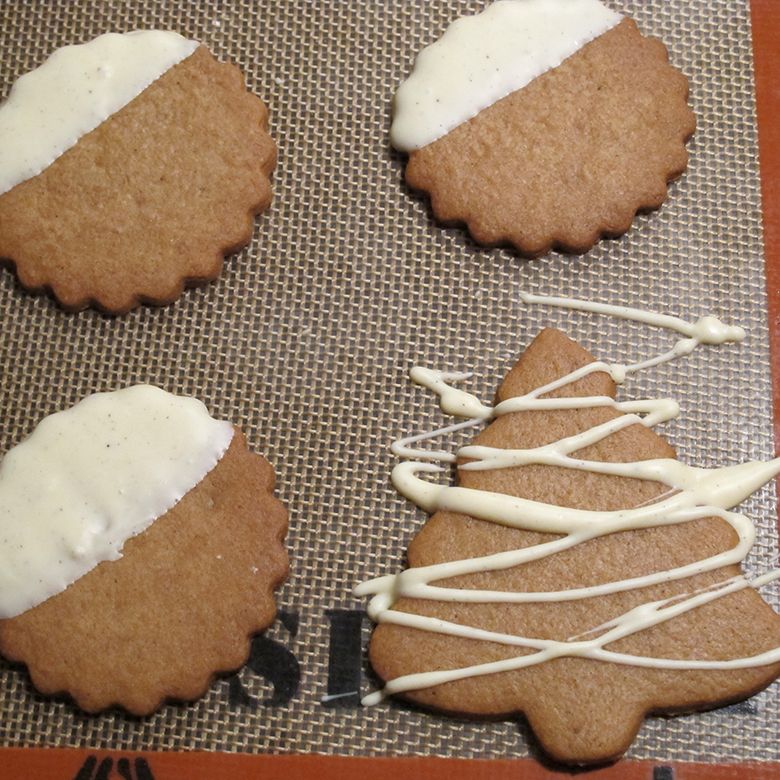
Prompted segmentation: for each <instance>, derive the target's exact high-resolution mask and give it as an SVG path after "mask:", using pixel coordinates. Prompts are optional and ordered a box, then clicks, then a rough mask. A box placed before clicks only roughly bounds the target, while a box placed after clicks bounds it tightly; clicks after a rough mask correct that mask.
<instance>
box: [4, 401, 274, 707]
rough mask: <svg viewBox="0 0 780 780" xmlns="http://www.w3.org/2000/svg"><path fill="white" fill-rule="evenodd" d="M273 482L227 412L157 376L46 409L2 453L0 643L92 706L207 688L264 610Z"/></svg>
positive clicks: (56, 689)
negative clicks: (216, 414)
mask: <svg viewBox="0 0 780 780" xmlns="http://www.w3.org/2000/svg"><path fill="white" fill-rule="evenodd" d="M273 483H274V475H273V470H272V468H271V466H270V465H269V464H268V462H267V461H266V460H265V459H263V458H262V457H260V456H259V455H255V454H253V453H251V452H250V451H249V450H248V449H247V447H246V442H245V440H244V437H243V436H242V434H241V433H240V432H239V431H238V430H237V429H235V428H234V427H233V426H232V425H231V424H230V423H227V422H222V421H217V420H214V419H213V418H212V417H211V416H210V415H209V414H208V412H207V410H206V408H205V407H204V406H203V404H202V403H200V402H199V401H197V400H195V399H193V398H183V397H177V396H174V395H171V394H170V393H167V392H165V391H163V390H161V389H159V388H155V387H152V386H148V385H137V386H134V387H129V388H126V389H123V390H118V391H115V392H111V393H98V394H95V395H92V396H89V397H88V398H86V399H84V400H83V401H81V402H80V403H78V404H77V405H76V406H74V407H72V408H71V409H68V410H66V411H63V412H59V413H57V414H54V415H51V416H50V417H47V418H45V419H44V420H43V421H42V422H41V423H40V424H39V425H38V426H37V428H36V429H35V431H34V432H33V434H32V435H31V436H30V437H29V438H28V439H27V440H26V441H24V442H23V443H21V444H19V445H18V446H16V447H14V448H13V449H12V450H10V451H9V452H8V453H7V455H6V456H5V458H4V459H3V460H2V462H0V653H2V654H3V655H4V656H5V657H6V658H8V659H10V660H14V661H21V662H23V663H24V664H26V665H27V667H28V668H29V671H30V675H31V678H32V681H33V683H34V685H35V686H36V688H38V690H39V691H41V692H42V693H49V694H54V693H67V694H69V695H70V696H71V697H72V698H73V699H74V700H75V702H76V704H77V705H78V706H79V707H80V708H82V709H84V710H86V711H89V712H95V711H98V710H103V709H106V708H108V707H111V706H120V707H123V708H124V709H126V710H128V711H130V712H132V713H134V714H139V715H143V714H148V713H150V712H152V711H154V710H155V709H157V708H158V707H159V706H161V704H162V703H163V702H164V701H165V700H166V699H182V700H189V699H194V698H197V697H198V696H201V695H202V694H203V693H204V692H205V690H206V689H207V687H208V685H209V684H210V682H211V680H212V678H213V677H214V675H215V674H216V673H218V672H222V671H227V670H232V669H235V668H237V667H239V666H240V665H241V664H242V663H244V661H245V660H246V657H247V654H248V651H249V639H250V638H251V636H252V634H254V633H255V632H257V631H260V630H262V629H263V628H265V627H266V626H268V625H269V624H270V623H271V622H272V621H273V618H274V615H275V605H274V598H273V590H274V588H275V587H276V586H277V585H278V584H279V583H280V582H281V581H282V580H283V579H284V577H285V576H286V572H287V555H286V553H285V551H284V548H283V547H282V544H281V542H282V539H283V538H284V535H285V532H286V528H287V513H286V511H285V509H284V507H283V506H282V504H281V503H280V502H279V501H278V500H277V499H276V498H274V497H273Z"/></svg>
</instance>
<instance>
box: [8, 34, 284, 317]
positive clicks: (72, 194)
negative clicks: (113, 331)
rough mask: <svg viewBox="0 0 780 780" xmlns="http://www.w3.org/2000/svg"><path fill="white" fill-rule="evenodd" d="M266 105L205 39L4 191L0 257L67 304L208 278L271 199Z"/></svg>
mask: <svg viewBox="0 0 780 780" xmlns="http://www.w3.org/2000/svg"><path fill="white" fill-rule="evenodd" d="M267 129H268V112H267V110H266V107H265V105H264V104H263V102H262V101H261V100H260V99H259V98H258V97H256V96H255V95H252V94H250V93H249V92H247V90H246V87H245V85H244V80H243V77H242V75H241V72H240V71H239V69H238V68H237V67H236V66H234V65H230V64H225V63H220V62H218V61H217V60H215V59H214V57H213V56H212V55H211V54H210V53H209V51H208V50H207V49H206V48H205V47H203V46H200V47H198V48H197V49H196V51H195V52H194V53H193V54H192V55H191V56H189V57H187V58H186V59H185V60H183V61H182V62H180V63H178V64H177V65H175V66H173V67H172V68H170V69H169V70H168V71H167V72H166V73H164V74H163V75H162V76H161V77H160V78H159V79H158V80H157V81H155V82H154V83H153V84H151V85H150V86H149V87H147V88H146V89H145V90H144V91H143V92H142V93H141V94H140V95H138V96H137V97H136V98H135V99H134V100H132V101H131V102H130V103H128V104H127V105H126V106H125V107H124V108H122V109H121V110H120V111H118V112H117V113H115V114H114V115H113V116H111V117H110V118H109V119H107V120H106V121H105V122H103V123H102V124H100V125H99V126H98V127H97V128H96V129H95V130H93V131H92V132H91V133H88V134H87V135H85V136H83V137H82V138H81V139H80V140H79V141H78V143H77V144H76V145H75V146H73V147H72V148H70V149H69V150H68V151H67V152H65V153H64V154H63V155H62V156H61V157H59V158H58V159H57V160H56V161H55V162H54V163H52V164H51V165H50V166H49V167H48V168H46V169H45V170H44V171H43V172H42V173H40V174H39V175H38V176H35V177H34V178H32V179H28V180H27V181H24V182H22V183H21V184H18V185H17V186H16V187H14V188H13V189H11V190H10V191H8V192H6V193H5V194H3V195H0V258H3V259H6V260H8V261H11V263H12V264H13V265H14V266H15V267H16V272H17V274H18V277H19V281H20V282H21V284H22V285H23V286H24V287H25V288H27V289H29V290H33V291H38V290H44V289H46V290H50V291H51V292H52V293H53V294H54V296H55V297H56V298H57V300H58V301H59V302H60V303H61V304H62V305H63V306H64V307H65V308H67V309H72V310H78V309H83V308H85V307H87V306H95V307H97V308H100V309H103V310H105V311H108V312H111V313H122V312H126V311H128V310H130V309H132V308H134V307H135V306H137V305H139V304H140V303H153V304H165V303H170V302H172V301H173V300H175V299H176V298H177V297H178V296H179V295H180V294H181V292H182V289H183V287H184V286H185V285H186V284H190V283H194V282H201V281H206V280H211V279H215V278H216V277H217V276H218V275H219V272H220V270H221V268H222V263H223V259H224V256H225V255H226V254H228V253H230V252H233V251H235V250H237V249H239V248H240V247H242V246H244V245H245V244H246V243H247V242H248V241H249V239H250V238H251V235H252V227H253V216H254V215H255V214H257V213H259V212H261V211H262V210H264V209H265V208H266V207H267V206H268V205H269V204H270V202H271V185H270V181H269V176H270V174H271V171H272V170H273V168H274V164H275V160H276V147H275V144H274V142H273V140H272V139H271V137H270V136H269V135H268V132H267Z"/></svg>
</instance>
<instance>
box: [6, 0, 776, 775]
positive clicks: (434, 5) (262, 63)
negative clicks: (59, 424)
mask: <svg viewBox="0 0 780 780" xmlns="http://www.w3.org/2000/svg"><path fill="white" fill-rule="evenodd" d="M608 4H609V5H611V6H613V7H615V8H616V9H618V10H620V11H624V12H627V13H629V14H630V15H632V16H633V17H634V18H635V19H636V20H637V21H638V23H639V25H640V27H641V28H642V30H643V31H644V32H646V33H651V34H654V35H657V36H659V37H660V38H662V39H663V40H664V41H665V42H666V43H667V45H668V46H669V48H670V52H671V59H672V61H673V62H674V63H675V64H676V65H677V66H678V67H680V68H681V69H682V70H683V71H684V72H685V73H686V74H687V75H688V77H689V78H690V80H691V90H692V92H691V103H692V105H693V107H694V109H695V111H696V114H697V117H698V123H699V127H698V130H697V133H696V135H695V137H694V139H693V141H692V142H691V143H690V145H689V149H690V152H691V165H690V168H689V171H688V173H687V174H686V175H685V177H684V178H683V179H682V180H681V181H680V182H678V183H677V184H675V185H673V187H672V190H671V198H670V199H669V201H668V202H667V204H666V205H665V206H664V207H663V208H662V210H661V211H660V212H658V213H655V214H652V215H648V216H642V217H639V218H638V219H637V221H636V224H635V226H634V228H633V229H632V230H631V232H630V233H629V234H628V235H627V236H626V237H624V238H622V239H620V240H616V241H608V242H603V243H602V244H600V245H599V246H598V247H597V248H595V249H594V250H593V251H591V252H590V253H588V254H587V255H585V256H584V257H567V256H563V255H559V254H551V255H549V256H548V257H545V258H542V259H539V260H533V261H527V260H522V259H519V258H518V257H517V256H516V255H515V254H514V253H513V252H511V251H508V250H503V249H494V250H486V249H483V248H480V247H478V246H476V245H474V244H473V243H471V242H470V241H469V239H468V238H467V237H466V236H465V234H464V232H463V231H461V230H460V229H442V228H440V227H439V226H437V225H436V224H435V223H434V222H433V221H432V219H431V217H430V214H429V211H428V208H427V205H426V202H425V200H424V199H422V198H420V197H417V196H415V195H413V194H412V193H410V192H409V191H408V190H407V189H406V188H405V187H404V185H403V182H402V162H403V160H402V158H401V157H400V156H399V155H396V154H395V153H393V152H392V151H391V150H390V149H389V147H388V141H387V131H388V127H389V118H390V99H391V95H392V93H393V90H394V88H395V86H396V85H397V83H398V82H399V80H400V79H401V78H402V77H403V76H404V74H406V73H407V72H408V71H409V69H410V66H411V64H412V60H413V57H414V55H415V53H416V52H417V51H418V50H419V49H420V48H421V47H422V46H424V45H426V44H427V43H430V42H431V41H433V40H434V39H435V38H436V37H437V36H438V35H439V34H441V32H442V31H443V30H444V29H445V27H446V25H447V24H448V23H449V22H450V21H451V20H452V19H454V18H455V17H456V16H458V15H461V14H463V13H473V12H476V11H478V10H479V9H480V8H481V7H482V6H483V3H480V2H472V1H470V0H463V1H462V2H460V1H458V0H441V1H439V0H437V1H436V2H390V0H388V1H387V2H381V3H377V2H373V1H372V0H366V2H349V3H344V2H337V1H336V0H332V1H330V2H328V1H326V0H320V2H316V3H315V2H306V1H305V0H298V1H297V2H295V1H294V0H259V1H258V0H251V1H249V0H245V1H243V2H191V3H177V4H173V3H167V2H148V1H141V0H137V1H136V0H133V1H131V2H67V1H66V0H61V1H60V2H14V1H12V2H8V0H5V2H2V3H0V93H1V94H3V95H4V94H6V93H7V90H8V88H9V87H10V85H11V83H12V82H13V81H14V79H15V78H17V77H18V76H19V75H21V74H22V73H23V72H25V71H26V70H28V69H30V68H32V67H34V66H36V65H37V64H39V63H40V62H41V61H42V60H43V59H44V58H45V56H46V55H47V53H49V52H50V51H51V50H52V49H54V48H55V47H57V46H60V45H63V44H66V43H74V42H82V41H84V40H87V39H89V38H92V37H94V36H96V35H98V34H100V33H102V32H106V31H108V30H118V31H125V30H130V29H134V28H151V27H157V28H168V29H173V30H177V31H179V32H181V33H183V34H185V35H187V36H190V37H195V38H198V39H200V40H202V41H203V42H205V43H206V44H208V45H209V46H210V47H211V48H212V49H213V50H214V51H215V52H216V53H217V55H218V56H220V57H221V58H223V59H229V60H232V61H234V62H236V63H238V64H239V65H240V66H241V67H242V68H243V70H244V72H245V73H246V76H247V79H248V82H249V85H250V87H251V88H252V89H253V90H254V91H255V92H257V94H259V95H261V96H262V97H263V98H264V99H265V100H266V102H267V103H268V104H269V107H270V110H271V124H272V133H273V135H274V137H275V139H276V140H277V142H278V145H279V163H278V167H277V170H276V173H275V177H274V182H275V199H274V203H273V205H272V207H271V209H270V211H269V212H267V213H266V214H265V215H264V216H263V217H262V218H261V219H260V220H259V223H258V226H257V230H256V232H255V238H254V240H253V241H252V243H251V245H250V246H249V247H248V248H247V249H246V250H244V251H243V252H241V253H240V254H238V255H236V256H234V257H232V258H231V259H230V260H229V261H228V262H227V263H226V266H225V269H224V272H223V274H222V276H221V278H220V279H219V280H218V281H217V282H216V283H214V284H210V285H207V286H205V287H201V288H198V289H194V290H190V291H188V292H187V293H185V295H184V296H183V297H182V298H181V299H180V300H179V301H178V302H177V303H175V304H174V305H172V306H168V307H166V308H163V309H150V308H143V309H141V310H138V311H135V312H133V313H131V314H129V315H127V316H124V317H121V318H110V317H105V316H102V315H100V314H96V313H94V312H85V313H80V314H76V315H70V314H65V313H63V312H62V311H61V310H59V309H58V308H57V307H56V306H55V305H54V304H53V303H52V302H51V301H50V300H49V299H47V298H46V297H33V296H30V295H28V294H27V293H25V292H24V291H22V290H21V289H20V288H19V287H18V285H17V284H16V282H15V280H14V277H13V275H12V274H11V273H10V272H2V273H0V321H1V322H2V336H1V337H0V420H2V427H1V429H0V430H2V442H0V449H1V450H2V451H5V450H6V449H7V448H8V447H10V446H12V445H14V444H15V443H17V442H18V441H20V440H21V439H22V438H23V437H24V436H25V435H26V434H28V433H29V432H30V430H31V429H32V427H33V426H34V424H35V422H36V421H37V420H38V419H40V418H41V417H42V416H43V415H45V414H48V413H50V412H53V411H55V410H57V409H60V408H62V407H64V406H67V405H69V404H72V403H74V402H75V401H77V400H78V399H80V398H81V397H83V396H84V395H86V394H87V393H89V392H93V391H95V390H102V389H110V388H115V387H117V386H121V385H126V384H129V383H134V382H153V383H156V384H159V385H161V386H162V387H165V388H167V389H169V390H171V391H176V392H181V393H190V394H194V395H197V396H198V397H200V398H202V399H203V400H204V401H205V402H206V403H207V404H208V406H209V408H210V409H211V411H212V413H214V414H215V415H217V416H220V417H224V418H226V419H229V420H232V421H234V422H235V423H237V424H239V425H240V426H241V427H242V428H243V429H244V430H245V432H246V433H247V435H248V438H249V441H250V443H251V445H252V446H253V447H254V448H255V449H256V450H258V451H260V452H263V453H264V454H265V455H266V456H267V457H268V458H269V459H270V460H271V461H272V462H273V463H274V464H275V466H276V468H277V472H278V476H279V483H278V490H279V494H280V496H281V497H282V498H283V500H284V501H286V502H287V504H288V506H289V509H290V518H291V525H290V535H289V540H288V545H289V550H290V553H291V559H292V565H293V568H292V573H291V576H290V579H289V581H288V582H287V584H286V585H285V586H284V587H283V588H282V590H281V592H280V594H279V603H280V607H281V610H282V612H281V615H280V619H279V620H278V621H277V623H276V625H275V626H274V627H273V629H272V630H271V631H269V632H268V633H267V634H266V635H265V636H264V637H261V638H258V639H256V640H255V642H254V645H253V650H252V657H251V659H250V663H249V665H248V666H247V667H246V668H245V669H244V670H243V671H241V672H240V674H238V675H234V676H232V677H230V678H226V679H224V680H221V681H220V682H217V683H215V684H214V685H213V687H212V688H211V690H210V692H209V694H208V695H207V696H206V697H205V698H204V699H202V700H201V701H199V702H197V703H195V704H191V705H186V706H175V705H171V706H168V707H166V708H165V709H163V710H162V711H161V712H160V713H158V714H157V715H155V716H154V717H151V718H148V719H134V718H130V717H126V716H124V715H122V714H119V713H109V714H105V715H102V716H99V717H86V716H83V715H80V714H79V713H78V712H76V711H75V710H74V708H73V707H72V706H71V705H70V704H68V703H67V702H65V701H51V700H48V699H45V698H43V697H40V696H38V695H37V694H36V693H35V692H34V691H33V689H32V688H31V686H30V685H29V683H28V680H27V677H26V674H25V672H24V670H23V669H21V668H19V667H15V666H11V665H8V664H5V663H0V745H3V746H20V745H21V746H77V747H90V748H118V749H125V750H130V749H163V748H165V749H204V750H218V751H233V752H321V753H330V752H332V753H344V754H404V755H444V756H458V757H515V756H524V755H527V754H529V738H528V733H527V730H526V728H525V726H524V725H523V724H522V723H520V724H518V723H517V722H514V721H506V722H498V723H469V722H460V721H455V720H451V719H447V718H445V717H440V716H436V715H430V714H424V713H421V712H418V711H415V710H413V709H412V708H409V707H407V706H404V705H400V704H395V703H386V704H382V705H380V706H377V707H374V708H361V707H359V706H358V704H357V699H358V696H357V691H358V690H359V689H360V690H361V691H362V692H363V693H365V692H367V691H368V690H369V689H370V688H371V687H372V686H373V685H374V684H375V681H373V680H372V678H371V676H370V672H369V670H368V669H367V668H366V667H365V662H364V660H363V657H362V656H361V653H360V650H361V646H362V647H364V645H365V640H366V638H367V635H368V634H367V632H368V625H367V623H366V621H365V620H364V618H363V615H362V609H363V607H364V606H365V605H364V604H363V603H362V602H360V601H357V600H355V599H354V598H353V597H352V596H351V595H350V592H351V588H352V587H353V586H354V584H356V583H357V582H358V581H360V580H361V579H364V578H366V577H368V576H374V575H377V574H382V573H387V572H389V571H395V570H397V569H399V568H400V567H401V566H402V565H403V556H404V550H405V547H406V544H407V542H408V540H409V539H410V538H411V536H412V535H413V534H414V532H415V530H416V529H417V528H419V527H420V525H421V524H422V523H423V522H424V517H423V515H422V514H421V513H420V512H418V511H417V510H416V509H415V508H414V507H412V506H411V505H409V504H407V503H406V502H405V501H404V500H403V499H401V498H400V497H399V496H398V495H396V493H395V492H394V491H393V489H392V487H391V486H390V484H389V480H388V476H389V472H390V468H391V467H392V465H393V463H394V459H393V458H392V456H391V455H390V453H389V449H388V447H389V444H390V442H391V440H392V439H393V438H395V437H396V436H398V435H399V434H400V433H403V432H407V431H409V432H412V431H415V430H417V429H419V428H421V427H422V426H425V425H427V424H429V423H431V422H432V421H434V420H439V419H441V417H440V415H439V414H438V413H434V412H433V411H432V409H433V408H434V405H433V404H432V403H431V402H430V401H429V399H428V398H427V397H426V396H425V395H424V394H423V392H422V391H421V390H420V389H419V388H416V387H413V386H411V385H410V384H409V382H408V381H407V379H406V371H407V369H408V368H409V367H410V366H411V365H412V364H415V363H422V364H426V365H433V366H436V365H440V366H448V367H452V368H463V369H472V370H474V371H475V372H476V375H475V378H474V380H473V381H472V385H471V386H472V388H474V389H476V390H478V391H479V392H480V393H481V394H482V395H483V396H484V397H486V398H489V397H490V396H491V395H492V393H493V391H494V389H495V386H496V385H497V383H498V381H499V380H500V378H501V377H502V376H503V374H504V372H505V371H506V370H507V369H508V368H509V367H510V366H511V364H512V362H513V360H514V359H515V357H516V356H517V355H518V354H519V352H520V351H521V350H522V348H523V347H524V346H525V344H527V343H528V341H529V340H530V339H531V338H532V337H533V336H534V335H535V334H536V332H537V331H538V330H539V329H540V328H541V327H543V326H544V325H547V324H555V325H557V326H559V327H562V328H563V329H564V330H566V331H567V332H568V333H569V334H570V335H571V336H573V337H575V338H577V339H579V340H581V341H582V342H583V343H584V344H585V345H586V346H588V347H589V348H591V349H592V350H593V351H595V353H596V354H597V355H599V356H601V357H605V358H609V357H612V358H623V359H625V358H628V357H632V356H633V357H640V356H647V355H650V354H653V353H654V352H655V350H656V349H658V348H660V346H661V345H662V344H666V343H667V337H662V336H660V335H659V334H658V333H657V332H652V331H650V330H648V329H647V328H644V327H640V326H633V325H630V324H626V323H622V324H617V323H614V322H611V321H609V320H607V319H604V318H597V317H594V316H591V315H587V316H586V315H574V314H571V313H563V312H560V311H556V310H554V309H547V308H544V307H533V308H527V307H524V306H523V305H522V304H521V303H520V300H519V295H518V294H519V293H520V291H522V290H527V291H535V292H541V293H546V294H556V293H558V294H566V295H575V296H579V297H585V298H589V299H593V300H604V301H608V302H611V303H624V304H629V305H634V306H640V307H643V308H648V309H652V310H658V311H668V312H671V313H675V314H679V315H681V316H684V317H687V318H695V317H697V316H699V315H701V314H704V313H713V314H716V315H719V316H722V317H724V318H725V319H727V320H731V321H736V322H738V323H739V324H742V325H743V326H744V327H746V328H747V329H748V331H749V335H750V338H749V340H748V341H746V342H745V343H743V344H742V345H740V346H739V347H734V348H725V349H723V350H718V351H709V352H708V351H706V350H701V351H700V352H698V353H696V354H695V355H694V356H692V357H691V358H690V359H688V360H687V361H682V362H677V363H675V364H672V365H669V366H665V367H662V368H660V369H658V370H657V371H655V372H648V373H645V374H644V375H643V376H642V377H641V378H638V379H637V380H636V381H635V382H634V383H633V384H632V387H631V393H632V395H633V394H636V395H641V394H646V393H654V394H660V395H674V396H676V397H677V398H678V399H679V400H680V401H681V403H682V406H683V412H684V416H683V418H682V420H681V421H678V422H677V423H675V424H674V425H672V426H669V427H668V428H667V433H668V435H669V437H670V438H671V440H672V442H673V443H674V444H675V445H676V446H677V448H678V450H679V452H680V454H681V457H683V458H684V459H685V460H687V461H689V462H693V463H697V464H701V465H711V464H714V463H716V462H722V461H731V462H734V461H738V460H743V459H747V458H761V457H769V456H771V455H772V452H773V441H772V423H771V419H772V418H771V386H770V373H769V358H768V352H767V333H766V323H765V319H766V302H765V278H764V268H763V248H762V239H761V235H762V234H761V211H760V188H759V178H758V162H757V147H756V131H755V116H754V98H753V94H754V93H753V80H752V59H751V57H752V55H751V40H750V24H749V15H748V6H747V3H746V2H744V1H740V2H734V1H733V0H671V1H670V0H653V1H652V2H649V1H647V0H644V1H640V0H608ZM215 121H219V118H218V117H215ZM551 186H554V183H551ZM746 511H748V512H749V513H750V514H751V516H752V517H753V519H754V520H755V522H756V524H757V526H758V529H759V531H758V534H759V541H758V544H757V546H756V553H755V556H754V560H753V562H752V564H751V565H752V566H761V565H767V564H768V563H769V562H770V561H771V560H772V558H773V557H774V556H775V555H776V551H777V534H776V514H775V495H774V489H773V488H772V487H771V486H770V487H767V488H766V489H765V490H764V491H762V492H761V493H760V494H758V495H757V496H756V497H754V498H753V499H752V500H751V501H750V502H749V504H748V506H747V508H746ZM768 598H769V600H770V601H771V602H772V603H773V604H774V606H775V607H776V608H777V607H778V606H779V605H780V602H779V601H778V598H777V595H776V594H772V593H769V594H768ZM117 617H118V619H121V616H117ZM361 643H362V644H361ZM777 694H778V688H777V686H776V685H775V686H772V687H771V688H770V689H768V690H767V691H765V692H764V693H763V694H761V695H759V696H757V697H755V698H753V699H751V700H750V701H749V702H747V703H744V704H742V705H738V706H736V707H731V708H728V709H725V710H720V711H716V712H712V713H708V714H698V715H693V716H687V717H678V718H673V719H661V718H653V719H650V720H648V721H647V722H646V723H645V724H644V726H643V727H642V730H641V733H640V735H639V737H638V738H637V740H636V742H635V743H634V745H633V747H632V748H631V751H630V753H629V755H630V756H633V757H640V758H644V757H648V758H653V759H657V760H661V761H675V760H699V761H715V760H745V759H759V760H770V759H777V758H778V757H780V743H779V742H778V740H777V734H778V733H779V730H780V704H779V703H778V695H777Z"/></svg>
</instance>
